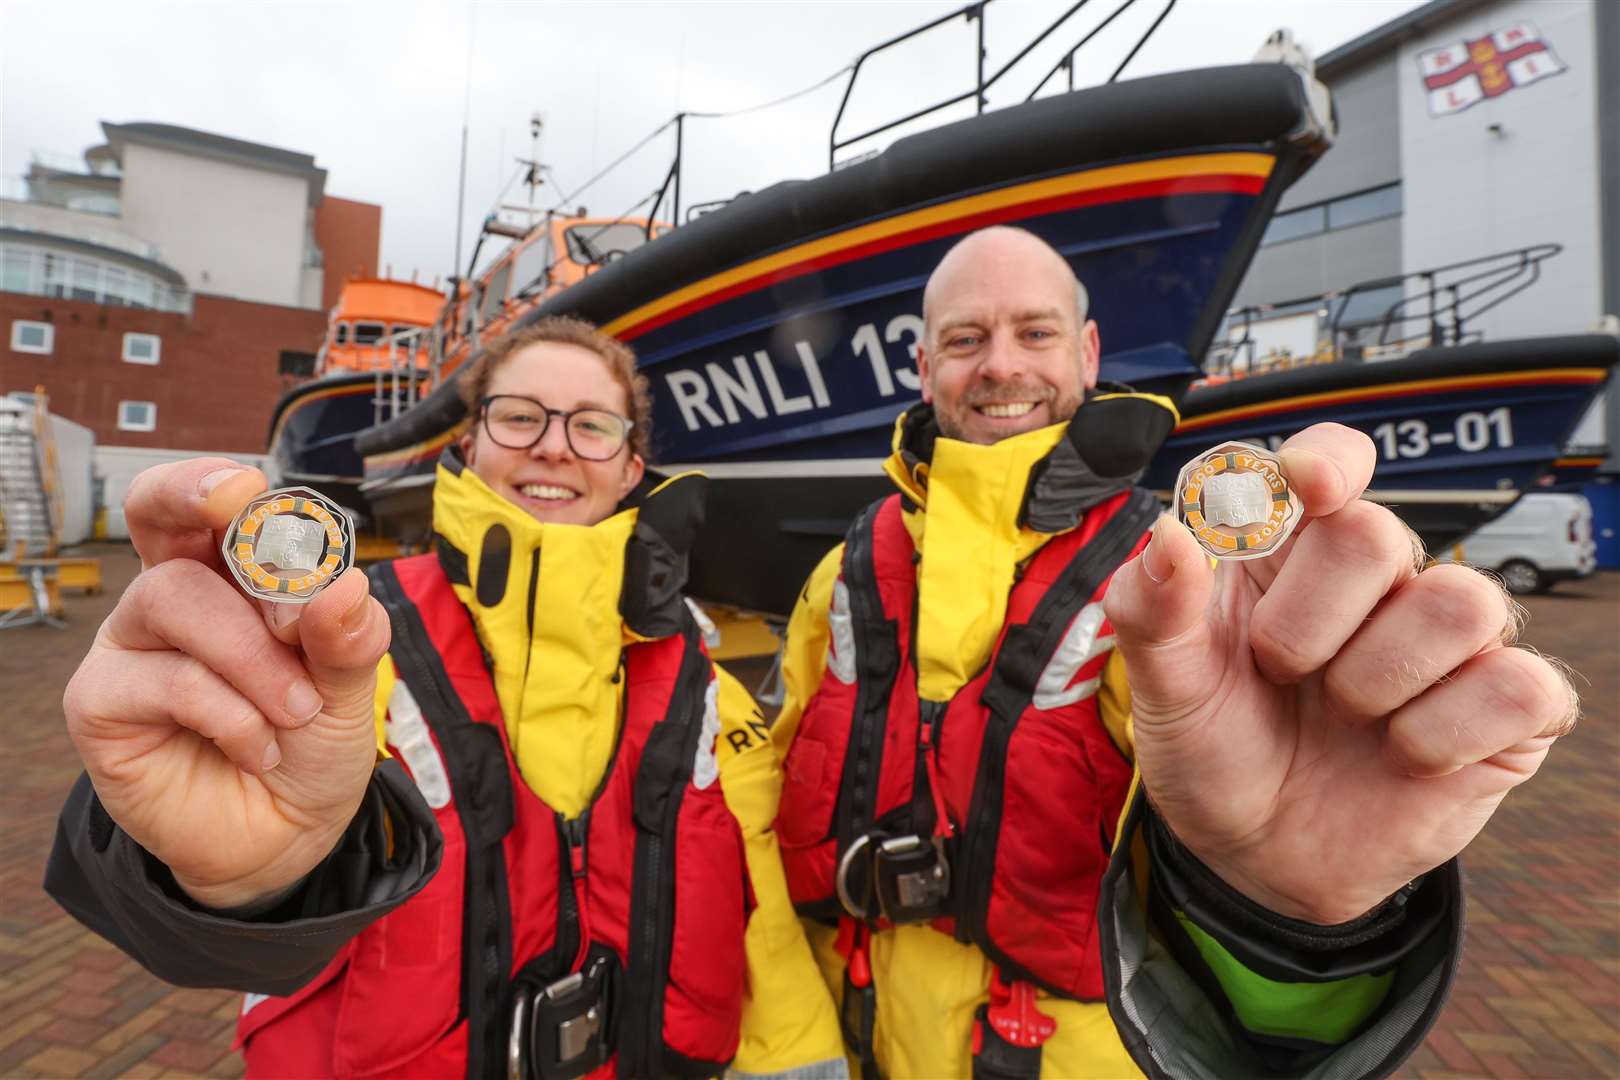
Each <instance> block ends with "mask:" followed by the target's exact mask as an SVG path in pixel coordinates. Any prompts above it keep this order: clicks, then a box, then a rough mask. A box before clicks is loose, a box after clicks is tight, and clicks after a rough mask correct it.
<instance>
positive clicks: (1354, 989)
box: [772, 394, 1457, 1080]
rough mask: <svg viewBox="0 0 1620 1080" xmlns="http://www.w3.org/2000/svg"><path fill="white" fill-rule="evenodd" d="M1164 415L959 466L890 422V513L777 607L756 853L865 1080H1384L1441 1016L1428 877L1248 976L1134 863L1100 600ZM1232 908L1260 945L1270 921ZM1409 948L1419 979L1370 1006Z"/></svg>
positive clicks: (925, 434)
mask: <svg viewBox="0 0 1620 1080" xmlns="http://www.w3.org/2000/svg"><path fill="white" fill-rule="evenodd" d="M1173 419H1174V408H1173V406H1171V405H1170V404H1169V403H1168V402H1167V401H1165V400H1164V399H1162V398H1153V397H1149V396H1145V395H1135V394H1102V395H1098V396H1096V397H1093V398H1092V399H1090V400H1088V402H1087V403H1086V404H1085V405H1084V406H1083V407H1082V409H1081V410H1080V412H1079V414H1078V415H1077V417H1076V418H1075V420H1074V422H1073V424H1072V425H1058V426H1054V427H1049V428H1045V429H1042V430H1039V431H1034V432H1029V433H1026V434H1024V435H1021V436H1017V437H1014V438H1011V439H1007V440H1003V441H1002V442H1000V443H997V444H995V445H992V446H976V445H970V444H967V443H962V442H957V441H954V440H950V439H946V438H944V437H943V436H940V435H938V429H937V426H936V425H935V423H934V421H933V418H932V413H931V410H929V409H928V408H927V407H926V406H919V407H917V408H914V409H913V410H911V411H910V412H908V413H907V414H905V415H904V416H902V417H901V418H900V419H899V420H898V421H897V423H896V428H895V452H894V454H893V456H892V457H891V458H890V459H889V461H888V463H887V471H888V473H889V475H890V478H891V479H892V480H893V481H894V482H895V485H896V487H897V488H898V489H899V493H898V494H896V495H892V496H890V497H889V498H887V499H885V500H883V501H881V502H879V503H877V504H875V505H874V506H872V507H870V508H868V510H867V511H865V512H864V513H863V514H862V515H861V516H860V517H858V518H857V520H856V522H855V523H854V525H853V526H852V527H851V529H850V531H849V533H848V536H847V539H846V542H845V544H844V545H843V546H841V547H839V548H837V549H835V550H834V551H833V552H831V553H829V555H828V556H827V557H826V559H825V560H824V561H823V562H822V564H821V565H820V566H819V567H818V568H817V570H816V571H815V572H814V574H813V575H812V576H811V579H810V581H809V583H808V585H807V586H806V588H805V590H804V592H803V593H802V594H801V597H800V602H799V604H798V606H797V607H796V609H795V611H794V614H793V618H792V621H791V622H790V624H789V628H788V652H787V654H786V656H785V658H784V666H783V674H784V678H785V682H786V687H787V700H786V702H785V704H784V708H783V710H782V712H781V714H780V716H779V717H778V719H777V721H776V723H775V725H774V727H773V729H772V737H773V739H775V740H776V741H777V743H778V745H779V746H780V748H781V753H782V757H783V765H784V770H785V773H786V779H785V783H784V789H783V796H782V802H781V808H780V812H779V815H778V819H777V835H778V837H779V839H780V841H781V844H782V850H783V861H784V865H785V867H786V871H787V876H788V882H789V889H790V892H791V894H792V897H793V900H794V902H795V904H796V905H797V907H798V910H799V911H800V913H801V915H803V916H804V920H805V926H806V930H807V933H808V934H809V936H810V939H811V943H812V946H813V948H814V949H815V951H816V955H817V959H818V961H819V962H820V964H821V967H822V972H823V976H824V977H825V979H826V980H827V983H828V986H829V989H831V990H832V991H833V992H834V993H835V994H836V995H838V996H839V998H840V1012H841V1022H842V1027H843V1031H844V1033H845V1037H846V1041H847V1052H848V1054H849V1056H850V1058H851V1063H852V1065H856V1066H858V1067H859V1068H860V1069H861V1071H862V1073H863V1075H866V1076H871V1075H872V1074H873V1073H874V1072H880V1073H881V1074H883V1075H889V1076H897V1077H936V1076H967V1075H969V1074H970V1073H971V1074H972V1075H973V1076H975V1077H981V1076H982V1077H986V1078H992V1077H993V1078H997V1080H1010V1078H1012V1077H1019V1076H1029V1077H1033V1076H1054V1077H1122V1076H1134V1075H1140V1074H1141V1072H1142V1071H1144V1070H1145V1071H1147V1072H1148V1073H1149V1075H1154V1076H1159V1075H1172V1076H1179V1075H1211V1076H1227V1075H1248V1074H1250V1073H1251V1072H1253V1071H1254V1070H1256V1069H1260V1068H1264V1070H1265V1071H1268V1072H1271V1071H1275V1072H1277V1073H1278V1074H1289V1073H1292V1074H1294V1075H1314V1073H1313V1071H1312V1070H1314V1069H1317V1068H1319V1067H1320V1068H1322V1069H1324V1070H1326V1072H1325V1073H1324V1075H1347V1076H1354V1075H1369V1074H1377V1075H1382V1072H1383V1071H1384V1069H1385V1063H1387V1062H1388V1061H1389V1060H1390V1053H1391V1052H1390V1047H1391V1046H1394V1045H1397V1044H1400V1045H1402V1046H1404V1047H1407V1049H1406V1050H1403V1051H1401V1054H1404V1053H1405V1052H1409V1046H1410V1043H1409V1042H1407V1041H1403V1040H1409V1039H1410V1038H1411V1037H1412V1033H1413V1032H1415V1033H1416V1035H1417V1036H1418V1037H1420V1036H1421V1032H1422V1030H1423V1029H1425V1028H1426V1027H1427V1023H1428V1021H1429V1020H1432V1016H1433V1014H1434V1012H1435V1011H1436V1010H1437V1009H1438V1004H1439V1001H1440V1000H1443V997H1444V989H1443V986H1442V987H1440V988H1439V989H1436V986H1437V985H1438V984H1441V983H1443V982H1444V980H1443V979H1441V978H1440V977H1439V975H1440V973H1441V972H1442V971H1443V970H1446V968H1447V959H1446V945H1447V943H1446V941H1445V935H1444V934H1443V933H1436V932H1434V931H1435V927H1437V926H1438V925H1439V924H1440V923H1441V922H1443V921H1444V920H1443V918H1442V915H1443V914H1445V913H1446V912H1447V911H1448V910H1449V911H1450V914H1451V915H1452V916H1453V917H1455V915H1456V910H1457V909H1456V908H1455V905H1452V907H1451V908H1449V909H1448V907H1447V905H1448V903H1450V901H1451V900H1452V899H1454V897H1453V896H1452V894H1451V893H1449V892H1447V891H1446V890H1447V889H1449V887H1450V886H1449V885H1447V884H1446V882H1445V881H1440V882H1439V883H1438V884H1437V889H1436V890H1431V893H1433V894H1434V895H1436V896H1439V899H1438V900H1434V901H1433V903H1431V904H1430V907H1432V908H1433V909H1434V910H1428V909H1425V912H1424V916H1423V919H1422V920H1419V919H1417V918H1416V917H1414V919H1413V920H1412V921H1411V924H1410V928H1412V932H1411V933H1410V934H1406V933H1405V931H1402V933H1401V934H1395V935H1393V937H1394V938H1395V939H1399V941H1400V944H1399V945H1391V946H1389V947H1386V948H1383V949H1382V950H1381V951H1380V950H1379V949H1377V948H1375V949H1373V950H1372V953H1369V954H1368V955H1367V956H1363V957H1349V958H1348V959H1344V958H1343V957H1345V956H1348V954H1347V953H1344V952H1343V951H1341V952H1339V953H1334V952H1333V951H1332V950H1333V949H1334V947H1335V946H1336V944H1337V943H1338V940H1339V939H1333V938H1332V937H1331V935H1325V936H1324V937H1323V940H1322V941H1320V942H1318V941H1312V942H1311V947H1312V948H1315V947H1316V946H1317V945H1318V944H1321V945H1323V947H1324V948H1325V949H1326V950H1327V955H1328V956H1329V957H1332V958H1333V959H1329V960H1322V961H1320V962H1317V959H1318V958H1316V957H1315V956H1314V954H1313V957H1312V960H1311V961H1310V962H1309V963H1307V964H1306V965H1302V966H1306V967H1310V970H1304V971H1299V970H1294V971H1283V970H1281V969H1282V968H1284V967H1285V966H1286V964H1284V963H1280V962H1279V963H1275V964H1263V963H1259V962H1256V961H1254V960H1252V959H1251V958H1250V957H1251V955H1260V954H1263V953H1265V952H1266V948H1265V947H1263V946H1261V947H1256V948H1255V949H1254V950H1253V951H1252V954H1251V951H1250V950H1248V949H1247V945H1249V944H1250V942H1246V941H1245V940H1244V935H1243V933H1242V932H1241V931H1234V930H1233V925H1234V924H1237V925H1239V926H1240V927H1241V925H1242V924H1241V919H1240V918H1238V917H1233V918H1224V917H1222V918H1217V917H1209V918H1207V919H1206V918H1204V916H1205V914H1206V913H1208V912H1210V911H1211V910H1212V909H1218V908H1219V904H1216V903H1214V902H1212V901H1210V900H1209V898H1210V897H1214V898H1216V900H1218V901H1220V903H1222V904H1224V903H1226V902H1227V901H1228V899H1229V895H1228V894H1229V892H1230V890H1228V889H1227V888H1226V887H1225V886H1224V883H1219V882H1218V879H1215V881H1214V882H1209V881H1205V880H1204V879H1203V878H1202V877H1199V874H1200V873H1202V874H1203V875H1208V871H1207V870H1205V869H1204V868H1203V867H1202V866H1201V865H1198V866H1196V867H1189V866H1187V865H1185V864H1186V861H1187V860H1186V859H1184V858H1181V857H1169V856H1166V857H1161V856H1160V849H1162V848H1165V847H1169V846H1173V845H1168V844H1165V843H1163V842H1162V836H1163V835H1167V830H1163V828H1162V825H1161V824H1159V823H1158V822H1157V819H1156V818H1155V817H1153V815H1152V814H1151V811H1150V810H1149V809H1148V808H1147V807H1146V805H1145V800H1144V799H1142V798H1140V792H1139V785H1138V778H1137V776H1136V774H1135V770H1134V765H1133V751H1132V743H1131V730H1130V690H1129V686H1128V684H1127V682H1126V679H1125V670H1124V665H1123V662H1122V660H1121V658H1120V657H1119V655H1118V654H1117V653H1115V652H1114V650H1113V638H1112V632H1111V628H1110V626H1109V624H1108V622H1107V620H1106V618H1105V617H1104V615H1103V609H1102V599H1103V596H1104V593H1105V592H1106V588H1107V582H1108V579H1109V577H1110V576H1111V575H1112V573H1113V571H1114V569H1116V568H1117V567H1118V566H1119V565H1121V564H1122V563H1124V562H1125V561H1126V560H1127V559H1128V558H1130V557H1131V556H1132V555H1133V554H1135V552H1136V551H1138V550H1140V548H1141V546H1142V545H1143V544H1144V543H1145V542H1146V539H1147V534H1148V529H1149V528H1150V526H1151V525H1152V523H1153V521H1154V519H1155V517H1156V516H1157V514H1158V504H1157V500H1155V499H1154V498H1153V497H1152V496H1151V495H1150V494H1149V493H1148V492H1146V491H1143V490H1141V489H1134V488H1132V487H1131V484H1132V482H1133V480H1134V477H1135V475H1138V474H1139V470H1140V469H1141V467H1142V465H1144V464H1145V463H1146V461H1147V460H1148V458H1149V457H1151V454H1152V452H1153V450H1155V449H1156V448H1157V446H1158V445H1159V443H1160V442H1161V441H1162V439H1163V438H1164V436H1165V435H1166V434H1168V432H1169V430H1170V427H1171V426H1172V424H1173ZM1156 841H1158V844H1157V847H1155V843H1156ZM1150 871H1151V873H1150ZM1208 876H1209V877H1211V878H1212V877H1213V875H1208ZM1195 879H1196V880H1195ZM1448 880H1449V879H1448ZM1189 881H1194V882H1195V884H1194V885H1188V882H1189ZM1200 890H1202V891H1200ZM1400 899H1401V902H1402V903H1404V900H1405V898H1400ZM1232 905H1233V906H1234V907H1241V906H1242V902H1241V901H1232ZM1250 906H1251V907H1252V905H1250ZM1144 908H1151V909H1152V910H1153V919H1154V920H1155V921H1154V923H1153V929H1152V930H1151V932H1150V930H1149V922H1148V919H1147V918H1145V917H1144V914H1143V909H1144ZM1243 914H1244V917H1248V916H1251V915H1252V917H1253V919H1254V921H1255V922H1257V923H1259V924H1262V930H1261V936H1262V937H1263V938H1264V940H1266V941H1271V940H1272V939H1271V938H1269V937H1265V935H1266V934H1268V933H1269V932H1270V930H1271V929H1272V922H1275V921H1279V920H1280V917H1276V916H1272V917H1271V920H1272V922H1268V921H1267V920H1266V918H1265V916H1266V915H1269V913H1257V912H1254V913H1251V912H1247V911H1245V912H1244V913H1243ZM1379 917H1380V918H1386V919H1387V920H1388V921H1386V923H1384V924H1379V925H1378V926H1373V924H1371V923H1369V926H1370V927H1372V928H1373V929H1375V930H1377V929H1382V927H1383V926H1386V925H1388V926H1392V925H1395V924H1396V923H1397V922H1398V921H1399V920H1400V919H1401V918H1403V917H1404V916H1402V915H1388V914H1387V913H1385V914H1382V915H1380V916H1379ZM1201 921H1202V922H1203V923H1205V924H1206V925H1201ZM1218 924H1219V925H1218ZM1165 927H1169V928H1170V929H1169V930H1168V931H1167V930H1166V929H1165ZM1284 929H1285V930H1286V931H1288V932H1289V933H1292V932H1294V931H1296V930H1297V931H1298V934H1297V935H1296V936H1297V937H1299V938H1308V937H1309V936H1310V935H1311V933H1312V932H1313V931H1312V928H1300V927H1285V928H1284ZM1361 929H1363V930H1366V929H1368V928H1367V927H1363V928H1361ZM1403 934H1404V935H1405V936H1403ZM1363 937H1364V939H1366V940H1370V939H1375V938H1378V937H1379V934H1377V933H1369V934H1367V935H1364V936H1363ZM1282 939H1283V940H1287V939H1288V938H1287V935H1286V934H1284V935H1282ZM1342 940H1345V941H1348V940H1352V935H1347V936H1346V937H1345V938H1344V939H1342ZM1358 940H1361V939H1358ZM1382 940H1383V941H1385V942H1386V943H1387V942H1390V941H1391V940H1392V938H1391V937H1383V938H1382ZM1415 942H1423V943H1425V945H1424V947H1423V949H1418V948H1417V946H1416V945H1415V944H1414V943H1415ZM1280 951H1282V950H1276V949H1273V950H1272V953H1273V954H1276V953H1279V952H1280ZM1417 952H1421V953H1422V955H1421V956H1417V955H1416V954H1417ZM1373 954H1376V955H1373ZM1409 956H1413V957H1416V958H1415V959H1413V960H1412V963H1413V964H1414V965H1415V970H1419V971H1422V972H1423V978H1426V979H1429V980H1430V981H1429V982H1428V983H1427V984H1425V985H1424V986H1422V987H1419V988H1416V989H1413V988H1412V987H1413V986H1414V985H1416V984H1415V983H1407V984H1405V989H1402V990H1401V991H1400V992H1399V993H1397V992H1395V991H1394V990H1392V987H1396V985H1397V980H1396V969H1397V968H1399V967H1400V966H1401V964H1402V962H1403V960H1404V959H1406V958H1408V957H1409ZM1451 960H1452V962H1454V953H1452V954H1451ZM1312 964H1314V966H1311V965H1312ZM1418 981H1419V982H1421V980H1418ZM1396 998H1399V999H1400V1002H1401V1007H1400V1008H1399V1009H1396V1008H1387V1009H1386V1008H1385V1006H1386V1005H1388V1003H1389V1002H1390V1001H1394V1000H1395V999H1396ZM1386 999H1388V1000H1386ZM1381 1009H1384V1011H1383V1012H1380V1010H1381ZM1111 1010H1112V1011H1111ZM1402 1010H1405V1011H1404V1012H1403V1011H1402ZM1369 1032H1376V1034H1374V1035H1372V1036H1371V1037H1366V1038H1364V1037H1363V1036H1368V1033H1369ZM1394 1060H1397V1061H1398V1060H1399V1056H1396V1057H1395V1058H1394ZM1257 1062H1264V1064H1263V1065H1260V1064H1257Z"/></svg>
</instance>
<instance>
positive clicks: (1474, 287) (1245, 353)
mask: <svg viewBox="0 0 1620 1080" xmlns="http://www.w3.org/2000/svg"><path fill="white" fill-rule="evenodd" d="M1563 249H1564V248H1563V245H1562V244H1555V243H1541V244H1529V245H1527V246H1525V247H1521V248H1510V249H1509V250H1507V251H1499V252H1495V253H1493V254H1490V255H1480V256H1477V257H1475V258H1472V259H1463V260H1461V261H1459V262H1453V263H1447V264H1445V265H1443V266H1435V267H1430V268H1428V269H1424V270H1414V271H1411V272H1410V273H1405V274H1395V275H1391V276H1388V277H1381V278H1372V279H1369V280H1367V281H1358V282H1356V283H1355V284H1353V285H1350V286H1349V287H1347V288H1344V289H1336V290H1333V291H1331V292H1327V293H1320V294H1316V295H1312V296H1302V297H1298V298H1296V299H1292V300H1282V301H1278V302H1277V303H1272V304H1249V305H1245V306H1244V307H1239V308H1232V309H1231V310H1229V311H1228V312H1227V313H1226V316H1227V320H1228V321H1229V322H1231V321H1233V320H1241V324H1242V328H1243V333H1242V334H1241V336H1239V337H1237V338H1236V339H1235V340H1231V341H1228V342H1227V343H1225V344H1223V345H1220V346H1217V347H1216V348H1214V349H1212V350H1211V351H1210V357H1209V362H1207V363H1206V364H1205V370H1206V371H1207V372H1209V373H1210V374H1228V373H1230V371H1231V369H1232V368H1233V366H1234V361H1235V360H1236V359H1237V358H1239V357H1240V356H1241V357H1243V358H1244V359H1245V360H1246V361H1247V364H1246V365H1245V366H1246V367H1247V368H1248V369H1250V370H1252V369H1253V368H1254V366H1255V363H1256V357H1255V355H1254V353H1255V349H1256V346H1257V344H1258V343H1257V342H1256V341H1255V338H1254V333H1253V330H1254V324H1255V322H1256V321H1258V320H1261V319H1263V318H1265V317H1266V316H1267V315H1270V314H1272V313H1274V312H1287V311H1288V309H1291V308H1299V307H1304V306H1306V305H1311V304H1315V305H1316V306H1317V311H1318V318H1319V319H1322V320H1323V321H1322V322H1320V323H1319V330H1320V331H1325V332H1326V340H1327V345H1326V346H1323V347H1326V348H1328V349H1329V351H1330V354H1327V355H1321V356H1317V357H1313V358H1311V359H1313V360H1337V359H1340V358H1343V357H1345V356H1346V354H1347V352H1349V351H1350V350H1352V349H1354V350H1362V349H1365V348H1366V347H1367V346H1368V345H1372V346H1374V347H1376V348H1380V349H1385V350H1388V349H1404V348H1409V347H1412V345H1413V343H1414V342H1417V343H1418V344H1419V345H1420V346H1429V345H1437V346H1446V345H1456V344H1460V343H1462V342H1463V341H1464V340H1467V339H1469V338H1470V337H1473V336H1475V335H1476V334H1477V331H1471V330H1470V329H1469V323H1470V322H1472V321H1473V320H1475V319H1478V318H1479V317H1480V316H1481V315H1483V314H1485V313H1486V312H1487V311H1491V310H1493V309H1495V308H1497V307H1499V306H1501V305H1502V304H1503V303H1505V302H1507V301H1508V300H1510V299H1512V298H1513V297H1515V296H1517V295H1519V294H1520V293H1522V292H1524V291H1525V290H1526V289H1529V288H1530V287H1532V286H1533V285H1535V284H1536V282H1538V281H1539V280H1540V279H1541V264H1542V263H1543V262H1544V261H1546V260H1547V259H1550V258H1553V257H1554V256H1556V255H1558V254H1559V253H1560V252H1562V251H1563ZM1457 271H1472V272H1468V273H1461V274H1457V273H1456V272H1457ZM1447 275H1454V276H1449V277H1448V276H1447ZM1412 281H1418V282H1421V283H1422V287H1421V289H1420V290H1419V291H1417V292H1414V293H1410V294H1407V293H1405V292H1404V291H1403V295H1402V296H1401V298H1400V299H1398V300H1396V301H1394V302H1393V303H1391V304H1390V305H1389V306H1388V307H1386V308H1385V309H1384V310H1383V312H1382V313H1381V314H1378V315H1375V316H1372V317H1370V318H1362V319H1354V320H1347V319H1346V317H1345V316H1346V314H1347V313H1348V312H1349V310H1350V304H1351V301H1353V300H1354V299H1355V297H1356V296H1358V295H1366V294H1368V293H1374V292H1378V291H1380V290H1383V289H1389V288H1393V287H1396V286H1404V285H1406V284H1407V283H1408V282H1412ZM1476 301H1478V303H1475V302H1476ZM1414 308H1417V309H1418V310H1412V309H1414ZM1301 314H1304V312H1301ZM1410 323H1417V324H1420V325H1421V326H1422V327H1423V332H1422V333H1421V334H1418V335H1416V336H1412V337H1409V336H1408V332H1407V330H1406V326H1407V324H1410ZM1374 328H1376V331H1377V332H1376V336H1375V340H1374V341H1372V342H1368V341H1365V340H1364V339H1363V337H1362V335H1363V334H1364V333H1367V332H1371V331H1372V330H1374ZM1392 332H1393V337H1392Z"/></svg>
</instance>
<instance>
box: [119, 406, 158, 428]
mask: <svg viewBox="0 0 1620 1080" xmlns="http://www.w3.org/2000/svg"><path fill="white" fill-rule="evenodd" d="M118 430H119V431H155V430H157V406H156V405H154V404H152V402H150V401H120V402H119V403H118Z"/></svg>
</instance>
